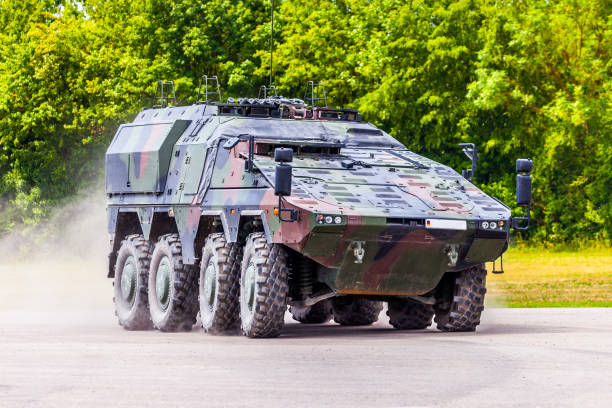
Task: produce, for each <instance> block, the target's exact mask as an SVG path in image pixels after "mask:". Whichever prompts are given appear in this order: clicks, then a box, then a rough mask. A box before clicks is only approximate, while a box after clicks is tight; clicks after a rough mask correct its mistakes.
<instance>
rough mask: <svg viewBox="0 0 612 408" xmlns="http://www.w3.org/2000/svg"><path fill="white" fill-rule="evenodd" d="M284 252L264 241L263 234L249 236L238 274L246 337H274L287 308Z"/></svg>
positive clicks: (285, 253) (280, 247) (243, 327)
mask: <svg viewBox="0 0 612 408" xmlns="http://www.w3.org/2000/svg"><path fill="white" fill-rule="evenodd" d="M287 276H288V267H287V252H286V251H285V249H284V248H283V247H282V246H281V245H279V244H270V243H268V242H267V240H266V237H265V235H264V234H263V233H259V232H257V233H253V234H251V235H249V237H248V238H247V241H246V245H245V247H244V255H243V258H242V265H241V273H240V321H241V326H242V332H243V333H244V335H245V336H248V337H277V336H278V335H280V332H281V330H282V328H283V324H284V321H285V312H286V310H287V293H288V291H289V284H288V282H287Z"/></svg>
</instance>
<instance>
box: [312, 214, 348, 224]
mask: <svg viewBox="0 0 612 408" xmlns="http://www.w3.org/2000/svg"><path fill="white" fill-rule="evenodd" d="M317 224H328V225H329V224H342V216H340V215H323V214H319V215H317Z"/></svg>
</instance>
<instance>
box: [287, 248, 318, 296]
mask: <svg viewBox="0 0 612 408" xmlns="http://www.w3.org/2000/svg"><path fill="white" fill-rule="evenodd" d="M316 272H317V268H316V263H315V262H314V261H312V260H311V259H308V258H306V257H303V256H292V257H291V260H290V265H289V287H290V296H291V297H292V298H293V299H295V300H301V299H305V298H307V297H308V296H309V295H311V294H312V291H313V285H314V282H315V274H316Z"/></svg>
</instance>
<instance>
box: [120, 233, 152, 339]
mask: <svg viewBox="0 0 612 408" xmlns="http://www.w3.org/2000/svg"><path fill="white" fill-rule="evenodd" d="M150 261H151V243H150V242H149V241H147V240H146V239H144V237H143V236H142V235H129V236H127V237H125V239H124V240H123V241H122V242H121V247H120V248H119V252H118V253H117V262H116V263H115V280H114V281H113V286H114V295H115V296H114V297H113V301H114V302H115V314H116V315H117V319H118V320H119V325H121V326H123V328H124V329H126V330H147V329H151V328H152V327H153V325H152V324H151V317H150V315H149V299H148V295H147V279H148V275H149V265H150Z"/></svg>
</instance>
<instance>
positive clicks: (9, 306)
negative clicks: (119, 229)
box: [0, 188, 112, 314]
mask: <svg viewBox="0 0 612 408" xmlns="http://www.w3.org/2000/svg"><path fill="white" fill-rule="evenodd" d="M105 205H106V199H105V195H104V192H103V190H102V189H101V188H95V189H90V190H87V191H83V192H81V193H80V194H79V195H78V196H77V197H76V198H75V199H74V200H72V201H71V202H70V203H68V204H66V205H63V206H61V207H58V208H56V209H54V210H53V211H52V214H51V215H50V216H49V218H48V219H47V220H46V221H44V222H42V223H40V224H39V225H36V226H23V227H20V228H19V227H18V228H16V230H15V231H13V232H12V233H10V234H8V235H7V236H4V237H3V238H2V239H0V281H1V282H2V283H1V284H0V298H1V299H3V300H4V301H3V302H2V303H0V312H2V313H5V312H8V313H10V312H12V311H45V312H51V311H73V310H83V309H98V308H108V310H109V313H111V314H112V286H111V281H110V280H109V279H108V278H106V274H107V269H106V267H107V264H106V262H107V251H108V233H107V230H106V210H105Z"/></svg>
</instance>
